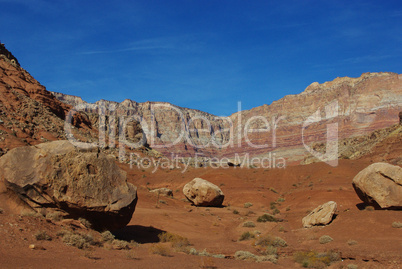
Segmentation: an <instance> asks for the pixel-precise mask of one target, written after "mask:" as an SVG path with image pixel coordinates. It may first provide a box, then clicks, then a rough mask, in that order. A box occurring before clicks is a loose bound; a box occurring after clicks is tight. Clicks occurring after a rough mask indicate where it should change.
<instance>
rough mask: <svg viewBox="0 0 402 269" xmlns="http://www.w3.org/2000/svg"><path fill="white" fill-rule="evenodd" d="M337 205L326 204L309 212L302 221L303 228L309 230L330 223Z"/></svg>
mask: <svg viewBox="0 0 402 269" xmlns="http://www.w3.org/2000/svg"><path fill="white" fill-rule="evenodd" d="M336 208H337V204H336V203H335V202H334V201H329V202H326V203H325V204H323V205H320V206H318V207H317V208H315V209H314V210H313V211H311V212H310V213H309V214H308V215H307V216H305V217H304V218H303V219H302V223H303V227H304V228H310V227H312V226H314V225H327V224H329V223H330V222H331V221H332V218H333V216H334V214H335V211H336Z"/></svg>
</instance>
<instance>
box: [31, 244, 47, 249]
mask: <svg viewBox="0 0 402 269" xmlns="http://www.w3.org/2000/svg"><path fill="white" fill-rule="evenodd" d="M29 248H30V249H32V250H46V249H45V248H44V247H42V246H39V245H34V244H31V245H29Z"/></svg>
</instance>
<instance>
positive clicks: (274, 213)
mask: <svg viewBox="0 0 402 269" xmlns="http://www.w3.org/2000/svg"><path fill="white" fill-rule="evenodd" d="M279 213H281V211H279V209H278V208H275V209H274V210H272V214H273V215H276V214H279Z"/></svg>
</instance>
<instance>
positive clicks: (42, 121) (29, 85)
mask: <svg viewBox="0 0 402 269" xmlns="http://www.w3.org/2000/svg"><path fill="white" fill-rule="evenodd" d="M70 110H71V106H70V105H67V104H65V103H63V102H61V101H59V100H58V99H56V98H55V96H53V95H52V94H51V93H50V92H49V91H47V90H46V88H45V87H44V86H42V85H41V84H40V83H39V82H38V81H36V80H35V79H34V78H33V77H32V76H31V75H30V74H29V73H28V72H27V71H25V70H24V69H23V68H21V67H20V66H19V64H18V61H17V59H16V58H15V57H14V56H12V54H11V53H10V52H9V51H8V50H7V49H6V48H5V47H4V45H1V46H0V134H1V136H0V155H2V154H4V153H5V152H7V151H8V150H10V149H12V148H14V147H18V146H24V145H34V144H38V143H41V142H44V141H48V140H57V139H65V138H66V135H65V131H64V120H65V117H66V115H67V113H68V112H69V111H70ZM72 123H73V124H74V126H75V127H77V130H78V129H80V130H83V133H82V134H84V133H87V135H88V137H89V134H90V131H89V130H90V129H91V127H90V123H89V121H88V120H87V119H86V118H85V117H84V116H83V115H80V114H77V115H76V116H75V117H74V118H73V120H72ZM80 132H81V131H80Z"/></svg>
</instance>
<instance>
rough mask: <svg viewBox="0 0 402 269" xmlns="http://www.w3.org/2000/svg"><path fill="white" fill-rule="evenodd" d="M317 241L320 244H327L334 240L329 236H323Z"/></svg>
mask: <svg viewBox="0 0 402 269" xmlns="http://www.w3.org/2000/svg"><path fill="white" fill-rule="evenodd" d="M318 241H319V242H320V244H327V243H329V242H331V241H334V239H333V238H332V237H331V236H329V235H323V236H321V237H320V239H318Z"/></svg>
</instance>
